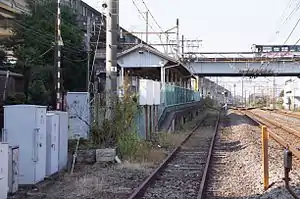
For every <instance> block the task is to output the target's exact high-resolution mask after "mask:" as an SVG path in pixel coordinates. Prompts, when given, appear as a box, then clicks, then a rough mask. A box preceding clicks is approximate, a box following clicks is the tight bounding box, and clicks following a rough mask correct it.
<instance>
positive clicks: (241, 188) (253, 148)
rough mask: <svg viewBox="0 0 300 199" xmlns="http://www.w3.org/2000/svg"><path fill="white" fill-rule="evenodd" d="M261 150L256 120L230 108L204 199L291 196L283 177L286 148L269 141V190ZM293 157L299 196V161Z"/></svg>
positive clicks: (294, 183) (294, 182) (293, 175)
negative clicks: (265, 182)
mask: <svg viewBox="0 0 300 199" xmlns="http://www.w3.org/2000/svg"><path fill="white" fill-rule="evenodd" d="M261 152H262V150H261V131H260V128H259V127H258V126H257V125H256V124H255V123H253V122H252V121H251V120H250V119H248V118H246V117H245V116H243V115H241V114H240V113H239V112H237V111H233V110H230V111H228V113H227V114H226V115H223V117H222V119H221V124H220V128H219V134H218V136H217V140H216V148H215V151H214V154H213V158H212V165H211V167H210V170H209V176H208V181H207V182H208V183H207V189H206V195H205V197H204V198H207V199H211V198H218V199H223V198H224V199H225V198H226V199H227V198H228V199H229V198H230V199H236V198H241V199H246V198H260V199H267V198H279V199H292V198H293V197H292V196H291V194H290V193H289V192H287V190H286V189H285V187H284V182H283V180H282V178H283V176H284V173H283V171H284V169H283V148H282V147H281V146H280V145H278V144H277V143H275V141H273V140H272V139H270V140H269V171H270V180H269V181H270V184H271V185H272V186H271V187H270V188H269V189H268V190H267V191H264V190H263V177H262V176H263V170H262V160H261ZM293 160H294V162H293V170H292V171H291V173H290V178H291V179H292V182H291V185H292V188H293V190H294V191H295V192H296V193H297V194H298V195H299V196H300V189H299V180H300V168H299V166H300V163H299V161H298V160H296V159H295V158H293Z"/></svg>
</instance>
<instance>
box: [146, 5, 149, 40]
mask: <svg viewBox="0 0 300 199" xmlns="http://www.w3.org/2000/svg"><path fill="white" fill-rule="evenodd" d="M148 32H149V13H148V11H147V12H146V43H147V44H148V41H149V35H148Z"/></svg>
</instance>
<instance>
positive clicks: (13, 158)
mask: <svg viewBox="0 0 300 199" xmlns="http://www.w3.org/2000/svg"><path fill="white" fill-rule="evenodd" d="M19 153H20V150H19V146H9V150H8V187H9V190H8V192H9V193H11V194H13V193H16V192H17V191H18V188H19V156H20V155H19Z"/></svg>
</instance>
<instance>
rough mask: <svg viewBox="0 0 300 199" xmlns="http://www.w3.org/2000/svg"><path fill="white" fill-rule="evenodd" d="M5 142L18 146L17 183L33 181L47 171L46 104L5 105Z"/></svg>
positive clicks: (28, 183)
mask: <svg viewBox="0 0 300 199" xmlns="http://www.w3.org/2000/svg"><path fill="white" fill-rule="evenodd" d="M4 129H5V132H6V134H7V142H8V143H9V144H10V145H11V146H15V145H18V146H19V150H20V151H19V183H20V184H22V185H31V184H36V183H37V182H40V181H42V180H44V178H45V175H46V107H45V106H36V105H12V106H5V107H4Z"/></svg>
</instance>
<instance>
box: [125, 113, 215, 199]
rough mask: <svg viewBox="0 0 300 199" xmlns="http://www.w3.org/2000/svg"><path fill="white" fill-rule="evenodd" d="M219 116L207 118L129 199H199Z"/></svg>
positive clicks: (203, 186) (203, 185)
mask: <svg viewBox="0 0 300 199" xmlns="http://www.w3.org/2000/svg"><path fill="white" fill-rule="evenodd" d="M219 120H220V114H219V113H218V114H209V115H207V117H206V118H204V120H203V121H202V122H201V123H200V122H199V125H198V126H197V127H196V128H195V129H194V130H193V131H192V132H191V133H190V134H189V135H188V136H187V138H186V139H185V140H184V141H183V142H182V144H181V146H179V147H177V148H176V149H175V150H174V151H173V152H172V153H171V154H170V155H169V156H168V157H167V158H166V160H165V161H164V162H163V163H162V164H161V165H160V166H159V167H158V168H157V169H156V170H155V171H154V172H153V173H152V174H151V175H150V176H149V177H148V178H147V179H146V181H145V182H144V183H143V184H142V185H141V186H140V187H138V188H137V189H136V191H135V192H134V193H133V194H132V195H131V196H130V197H129V199H141V198H145V199H146V198H184V199H194V198H195V199H196V198H197V199H201V198H202V195H203V190H204V188H205V181H206V175H207V172H208V167H209V163H210V158H211V154H212V151H213V146H214V141H215V136H216V133H217V131H218V124H219Z"/></svg>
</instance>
